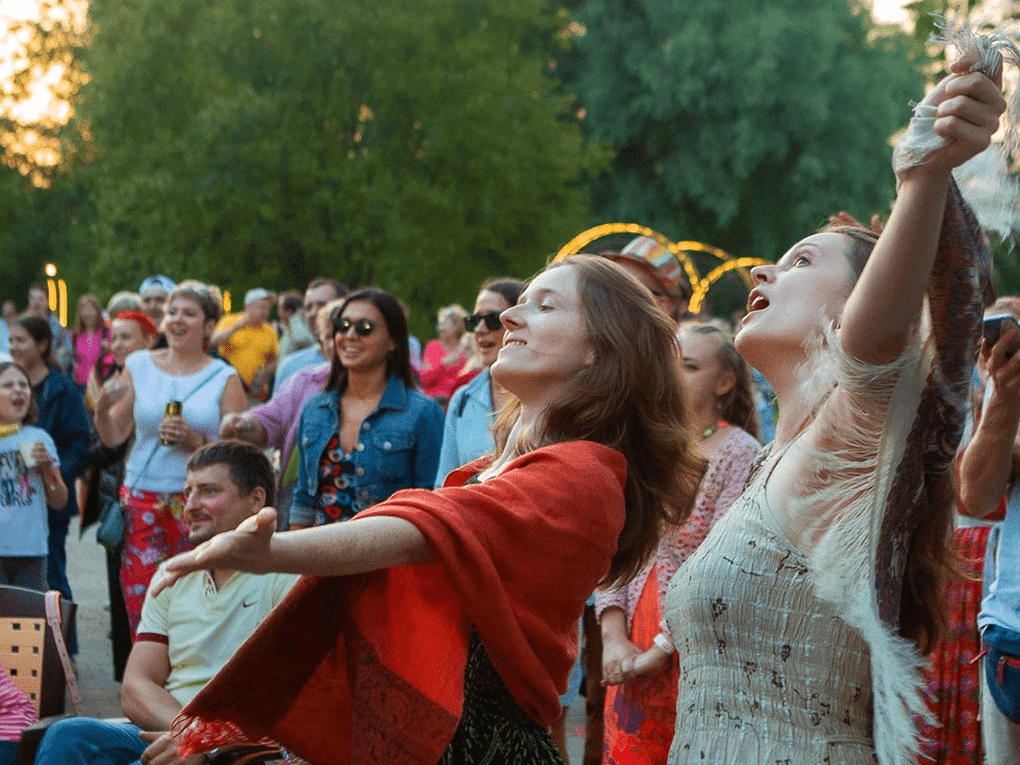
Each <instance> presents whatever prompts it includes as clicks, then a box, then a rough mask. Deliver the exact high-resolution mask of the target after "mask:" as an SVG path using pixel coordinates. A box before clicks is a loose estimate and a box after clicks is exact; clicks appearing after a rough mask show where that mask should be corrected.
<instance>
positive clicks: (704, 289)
mask: <svg viewBox="0 0 1020 765" xmlns="http://www.w3.org/2000/svg"><path fill="white" fill-rule="evenodd" d="M610 234H635V235H638V236H647V237H651V238H652V239H654V240H655V241H657V242H658V243H659V244H661V245H662V246H663V247H666V248H668V249H669V251H670V252H672V253H673V254H674V255H676V257H677V260H679V261H680V263H681V264H682V265H683V267H684V272H685V273H686V274H687V279H688V281H689V282H690V283H691V285H692V287H693V288H694V294H693V295H692V296H691V305H690V310H691V311H692V312H693V313H697V312H698V311H699V310H700V309H701V304H702V303H703V302H704V300H705V296H706V295H708V291H709V289H710V288H711V287H712V285H713V284H715V283H716V282H717V281H718V280H719V279H720V278H722V276H723V275H725V274H727V273H729V272H730V271H736V272H737V274H738V275H739V276H740V278H741V279H743V281H744V284H746V285H747V288H748V289H750V288H751V287H752V285H753V281H752V279H751V274H750V272H749V271H748V270H747V269H748V268H749V267H751V266H757V265H764V264H766V263H768V262H769V261H767V260H763V259H762V258H734V257H733V256H732V255H730V254H729V253H728V252H726V251H725V250H721V249H719V248H718V247H713V246H712V245H710V244H703V243H702V242H694V241H689V240H684V241H680V242H673V241H671V240H670V239H669V238H668V237H665V236H663V235H662V234H660V233H659V232H658V231H656V230H654V229H651V228H648V227H647V226H642V225H640V224H638V223H603V224H601V225H598V226H592V227H591V228H589V229H587V230H585V231H582V232H581V233H580V234H578V235H577V236H575V237H574V238H573V239H571V240H570V241H569V242H567V243H566V244H565V245H563V246H562V247H561V248H560V250H559V252H557V253H556V256H555V257H554V258H553V261H552V262H553V263H555V262H556V261H558V260H563V258H566V257H569V256H571V255H576V254H577V253H579V252H581V251H582V250H584V248H585V247H587V246H588V245H589V244H591V243H592V242H594V241H595V240H596V239H601V238H602V237H604V236H609V235H610ZM688 252H704V253H706V254H708V255H712V256H714V257H716V258H718V259H719V260H721V261H723V263H722V264H721V265H719V266H717V267H716V268H714V269H712V270H711V271H710V272H709V273H708V275H707V276H705V277H702V276H701V274H700V273H698V269H697V266H695V265H694V261H693V260H691V258H690V256H689V255H688V254H687V253H688Z"/></svg>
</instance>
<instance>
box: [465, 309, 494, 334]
mask: <svg viewBox="0 0 1020 765" xmlns="http://www.w3.org/2000/svg"><path fill="white" fill-rule="evenodd" d="M482 322H485V328H486V329H488V330H489V331H490V332H495V331H496V330H497V329H499V328H500V327H502V326H503V324H502V322H500V320H499V311H489V313H473V314H471V315H470V316H465V317H464V327H465V329H467V331H468V332H474V331H475V330H476V329H478V327H479V325H481V323H482Z"/></svg>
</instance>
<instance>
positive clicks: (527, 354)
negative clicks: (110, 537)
mask: <svg viewBox="0 0 1020 765" xmlns="http://www.w3.org/2000/svg"><path fill="white" fill-rule="evenodd" d="M502 321H503V325H504V326H505V327H506V329H507V334H506V337H505V338H504V344H503V349H502V350H501V351H500V353H499V358H498V359H497V361H496V362H495V363H494V364H493V365H492V368H491V370H490V372H491V374H492V375H493V377H494V378H495V379H496V380H497V381H498V382H499V383H500V384H501V385H503V386H505V387H506V388H507V389H508V390H509V391H510V392H511V393H512V394H513V395H514V396H515V397H516V399H517V404H516V405H515V406H514V407H513V408H512V409H511V410H508V412H507V417H506V418H505V419H503V420H502V421H501V422H500V424H499V425H498V426H497V429H496V454H495V456H494V457H492V458H489V459H486V460H481V461H478V462H475V463H473V464H471V465H468V466H467V467H466V468H465V469H464V470H460V471H455V472H454V473H453V475H451V476H450V478H449V479H448V480H447V484H446V486H445V487H444V488H441V489H437V490H435V491H413V490H412V491H405V492H399V493H397V494H396V495H394V496H393V497H391V498H390V499H389V500H388V501H386V502H383V503H381V504H380V505H378V506H376V507H374V508H372V509H370V510H366V511H363V512H362V513H361V514H360V515H359V516H358V517H357V518H356V519H355V520H353V521H351V522H348V523H339V524H332V525H329V526H324V527H320V528H316V529H308V530H305V531H294V532H286V533H284V534H276V535H274V534H273V533H272V529H273V528H275V523H276V520H275V514H274V512H273V511H272V510H263V511H262V512H261V513H260V514H259V516H258V517H257V519H253V520H252V522H251V523H247V524H246V525H244V526H243V527H242V528H240V529H239V530H238V532H236V533H232V534H221V535H219V536H218V537H217V538H216V539H215V540H212V541H211V542H210V543H209V544H207V545H202V546H200V547H199V548H198V549H197V550H196V551H195V552H193V553H185V554H184V555H182V556H180V557H179V558H177V559H176V560H174V561H171V562H169V563H168V564H167V567H166V569H167V572H168V576H167V579H166V581H167V582H172V581H173V580H174V578H175V577H176V576H179V575H180V574H181V573H183V572H185V571H189V570H196V569H199V568H204V567H206V566H208V565H210V563H211V561H213V560H216V561H219V562H220V563H222V564H223V565H226V566H228V567H230V568H236V569H243V570H263V571H264V570H288V571H295V572H303V573H305V574H311V575H314V576H312V577H308V578H305V579H303V580H302V582H300V583H299V584H298V585H297V588H296V590H295V591H294V592H293V593H292V595H291V596H290V598H288V600H287V601H285V602H284V603H281V604H280V606H279V607H278V608H277V610H276V611H275V612H274V613H273V615H271V616H270V617H269V620H268V621H267V622H265V623H264V624H263V626H262V628H261V629H260V630H259V631H258V632H257V633H256V634H255V635H253V636H252V638H251V639H250V640H249V641H248V643H246V644H245V647H243V648H242V649H241V650H240V651H239V653H238V654H236V655H235V658H234V660H233V661H232V662H231V664H230V665H228V667H227V668H225V669H224V671H223V672H221V673H220V675H219V676H217V678H215V679H214V680H213V681H212V682H211V683H210V684H209V685H208V686H206V689H205V691H204V692H203V693H202V694H200V695H199V696H198V697H197V698H196V700H195V701H194V702H193V703H192V704H191V705H189V706H188V707H187V708H186V709H185V714H186V715H188V716H190V717H192V718H198V719H196V720H194V722H193V724H192V725H190V726H186V727H185V730H186V731H187V733H186V739H185V746H184V747H183V748H184V750H186V751H189V752H190V751H201V750H207V749H211V748H212V747H214V746H217V745H219V744H220V743H227V742H230V741H232V740H237V739H238V738H247V739H250V740H254V741H258V740H259V739H262V738H264V737H269V738H271V739H275V740H276V741H278V742H280V743H282V744H283V745H284V746H286V747H288V748H291V749H293V750H294V751H295V752H296V753H297V754H299V755H300V756H302V757H304V758H306V759H308V760H309V761H311V762H317V763H339V762H357V763H375V762H388V763H411V762H414V763H428V764H429V765H434V763H436V762H437V761H442V762H450V763H453V762H457V763H472V762H483V761H492V762H510V761H513V762H518V763H562V762H563V760H562V758H561V756H560V754H559V753H558V751H557V750H556V747H555V745H554V744H553V741H552V739H551V737H550V735H549V733H548V728H549V726H550V724H551V723H552V722H553V721H554V720H556V719H557V718H558V717H559V715H560V714H561V707H560V701H559V694H560V692H562V690H563V689H564V688H565V687H566V683H567V675H568V673H569V672H570V669H571V666H572V665H573V663H574V658H575V656H576V651H577V622H578V619H579V617H580V615H581V611H582V609H583V607H584V603H585V601H586V600H587V598H588V596H589V594H590V593H591V592H592V590H593V589H594V588H595V586H596V585H597V584H598V583H599V582H600V581H606V582H608V583H619V582H623V581H626V580H627V579H629V578H630V577H632V576H633V575H634V574H635V573H636V572H637V571H639V570H640V569H641V568H642V566H643V565H644V563H645V561H646V559H647V558H648V557H649V556H650V555H651V554H652V553H653V552H654V550H655V547H656V545H657V543H658V535H659V530H660V529H661V528H662V527H663V525H664V524H666V523H667V522H671V521H672V522H677V521H681V520H682V519H683V516H684V515H685V513H686V511H687V509H688V508H689V507H690V503H691V500H692V498H693V494H694V490H695V488H696V485H697V480H698V479H699V478H700V461H699V460H697V459H696V458H694V457H693V456H692V455H691V454H690V451H689V443H688V439H687V436H686V434H687V418H686V408H685V404H684V399H683V394H682V383H681V381H680V379H679V366H680V363H679V362H680V360H679V357H678V354H677V340H676V337H675V334H674V330H673V327H672V325H671V323H670V321H669V320H668V319H667V318H666V316H665V315H664V314H663V313H662V312H661V311H660V310H659V309H658V308H656V307H655V304H654V302H653V300H652V297H651V295H650V294H649V293H648V292H647V290H645V289H643V288H642V287H641V286H640V285H639V284H638V283H637V282H636V281H634V280H633V278H632V277H630V276H628V275H627V274H625V273H624V272H623V271H622V270H621V269H620V268H619V267H618V266H616V265H613V264H612V263H610V262H608V261H606V260H603V259H601V258H591V257H573V258H568V259H566V260H563V261H561V262H559V263H556V264H554V265H552V266H550V267H549V268H547V269H546V270H545V271H543V272H542V273H541V274H539V275H538V276H537V277H535V279H534V280H533V281H532V282H531V283H530V285H529V286H528V288H527V289H526V290H525V291H524V293H523V294H522V295H521V298H520V300H519V301H518V303H517V304H516V305H515V306H513V307H512V308H510V309H508V310H506V311H504V312H503V314H502ZM217 565H219V563H218V564H217ZM369 572H371V573H369ZM319 577H323V578H319ZM327 577H328V578H327ZM265 688H272V689H273V693H272V694H268V695H267V694H265V693H264V692H262V691H264V689H265ZM256 698H257V699H258V701H257V702H252V701H251V700H254V699H256ZM298 710H300V711H298Z"/></svg>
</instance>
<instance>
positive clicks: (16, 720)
mask: <svg viewBox="0 0 1020 765" xmlns="http://www.w3.org/2000/svg"><path fill="white" fill-rule="evenodd" d="M38 719H39V715H38V714H37V713H36V711H35V707H34V706H32V702H31V701H29V700H28V698H27V697H26V696H25V694H23V693H22V692H21V691H19V690H18V687H17V686H16V685H15V684H14V681H13V680H11V678H10V677H9V676H8V675H7V672H6V671H5V670H4V668H3V667H0V741H15V742H16V741H18V740H19V739H21V731H23V730H25V728H27V727H28V726H29V725H31V724H32V723H34V722H35V721H36V720H38Z"/></svg>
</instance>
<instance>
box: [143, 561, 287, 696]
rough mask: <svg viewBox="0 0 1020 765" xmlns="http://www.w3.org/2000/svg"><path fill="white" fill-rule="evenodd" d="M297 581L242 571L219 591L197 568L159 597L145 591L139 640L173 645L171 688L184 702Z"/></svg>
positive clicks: (219, 667) (218, 668)
mask: <svg viewBox="0 0 1020 765" xmlns="http://www.w3.org/2000/svg"><path fill="white" fill-rule="evenodd" d="M160 569H162V566H160ZM161 573H162V571H160V572H159V573H157V574H156V576H155V577H153V580H154V581H155V580H158V579H159V578H160V576H161ZM297 580H298V576H297V575H296V574H248V573H243V572H238V573H235V574H234V575H233V576H231V577H230V579H228V580H227V582H226V584H224V585H223V588H222V589H219V590H217V589H216V584H215V582H213V578H212V576H211V575H210V574H209V572H208V571H196V572H194V573H191V574H188V575H187V576H185V577H183V578H182V579H180V580H179V581H178V582H177V583H176V584H175V585H174V586H173V587H169V588H167V589H165V590H163V591H162V592H161V593H160V594H159V595H157V596H156V597H152V596H151V595H148V594H147V595H146V596H145V605H144V606H142V620H141V622H140V623H139V625H138V637H137V638H136V639H137V640H139V641H142V640H149V641H154V642H158V643H165V644H166V645H167V649H168V651H169V657H170V675H169V677H167V680H166V684H165V688H166V690H167V691H169V693H170V695H171V696H173V697H174V698H175V699H177V701H178V702H180V704H181V705H182V706H183V705H185V704H187V703H188V702H189V701H191V699H192V698H193V697H194V696H195V695H196V694H197V693H198V692H199V691H200V690H202V688H203V687H204V686H205V684H206V683H208V682H209V681H210V680H211V679H212V677H213V675H215V674H216V673H217V672H219V671H220V669H221V668H222V667H223V665H224V664H226V663H227V660H228V659H230V657H231V656H233V654H234V651H236V650H237V648H238V647H239V646H240V645H241V644H242V643H243V642H244V641H245V640H247V639H248V636H249V635H251V633H252V632H254V631H255V628H256V627H257V626H258V625H259V624H260V623H261V622H262V620H263V619H265V618H266V616H267V615H268V614H269V612H270V611H272V610H273V607H274V606H275V605H276V604H277V603H279V602H280V601H281V600H283V596H284V595H286V594H287V592H288V591H289V590H290V588H291V587H292V586H293V585H294V582H296V581H297Z"/></svg>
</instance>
